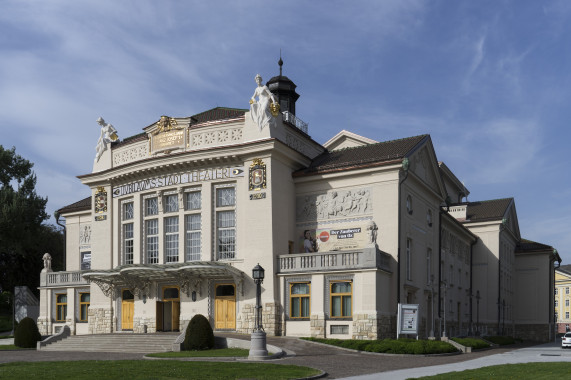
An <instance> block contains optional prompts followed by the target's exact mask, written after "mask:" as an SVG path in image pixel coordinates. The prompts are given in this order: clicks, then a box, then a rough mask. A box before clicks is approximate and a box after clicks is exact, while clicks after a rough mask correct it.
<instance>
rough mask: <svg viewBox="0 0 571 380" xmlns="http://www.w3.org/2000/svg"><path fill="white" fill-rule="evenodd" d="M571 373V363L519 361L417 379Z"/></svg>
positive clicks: (497, 379)
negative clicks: (517, 362)
mask: <svg viewBox="0 0 571 380" xmlns="http://www.w3.org/2000/svg"><path fill="white" fill-rule="evenodd" d="M569 373H571V363H562V362H555V363H521V364H503V365H494V366H490V367H483V368H478V369H469V370H466V371H461V372H449V373H443V374H440V375H435V376H424V377H419V378H418V379H423V380H425V379H438V380H468V379H470V380H489V379H494V380H507V379H533V380H552V379H567V378H569Z"/></svg>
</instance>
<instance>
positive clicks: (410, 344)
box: [302, 338, 458, 355]
mask: <svg viewBox="0 0 571 380" xmlns="http://www.w3.org/2000/svg"><path fill="white" fill-rule="evenodd" d="M302 339H305V340H308V341H312V342H319V343H325V344H330V345H333V346H337V347H343V348H350V349H353V350H359V351H367V352H378V353H386V354H410V355H429V354H444V353H452V352H457V351H458V350H457V349H456V347H454V346H453V345H451V344H450V343H447V342H441V341H439V340H416V339H408V338H401V339H383V340H354V339H320V338H302Z"/></svg>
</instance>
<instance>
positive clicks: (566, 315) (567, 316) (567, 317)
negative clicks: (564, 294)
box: [565, 311, 569, 319]
mask: <svg viewBox="0 0 571 380" xmlns="http://www.w3.org/2000/svg"><path fill="white" fill-rule="evenodd" d="M565 319H569V312H568V311H566V312H565Z"/></svg>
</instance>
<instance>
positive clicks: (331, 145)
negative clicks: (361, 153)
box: [323, 129, 378, 151]
mask: <svg viewBox="0 0 571 380" xmlns="http://www.w3.org/2000/svg"><path fill="white" fill-rule="evenodd" d="M376 143H378V141H375V140H372V139H369V138H367V137H363V136H360V135H358V134H356V133H353V132H349V131H346V130H345V129H343V130H342V131H341V132H339V133H337V134H336V135H335V136H333V137H332V138H330V139H329V140H327V142H326V143H325V144H323V146H324V147H325V148H326V149H327V150H329V151H334V150H339V149H343V145H345V146H344V147H346V148H348V147H357V146H362V145H367V144H376Z"/></svg>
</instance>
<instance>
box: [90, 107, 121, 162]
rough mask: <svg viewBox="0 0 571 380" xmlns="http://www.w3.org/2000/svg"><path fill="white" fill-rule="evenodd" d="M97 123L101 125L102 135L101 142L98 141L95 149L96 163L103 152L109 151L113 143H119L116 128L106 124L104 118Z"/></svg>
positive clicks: (100, 136)
mask: <svg viewBox="0 0 571 380" xmlns="http://www.w3.org/2000/svg"><path fill="white" fill-rule="evenodd" d="M97 123H98V124H99V125H101V134H100V135H99V140H97V146H96V147H95V151H96V152H97V153H96V154H95V162H98V161H99V159H100V158H101V155H102V154H103V152H105V151H106V150H107V145H108V144H110V143H111V142H112V141H117V139H118V138H119V137H118V136H117V130H116V129H115V127H114V126H113V125H111V124H108V123H105V120H103V118H102V117H100V118H99V119H97Z"/></svg>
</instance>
